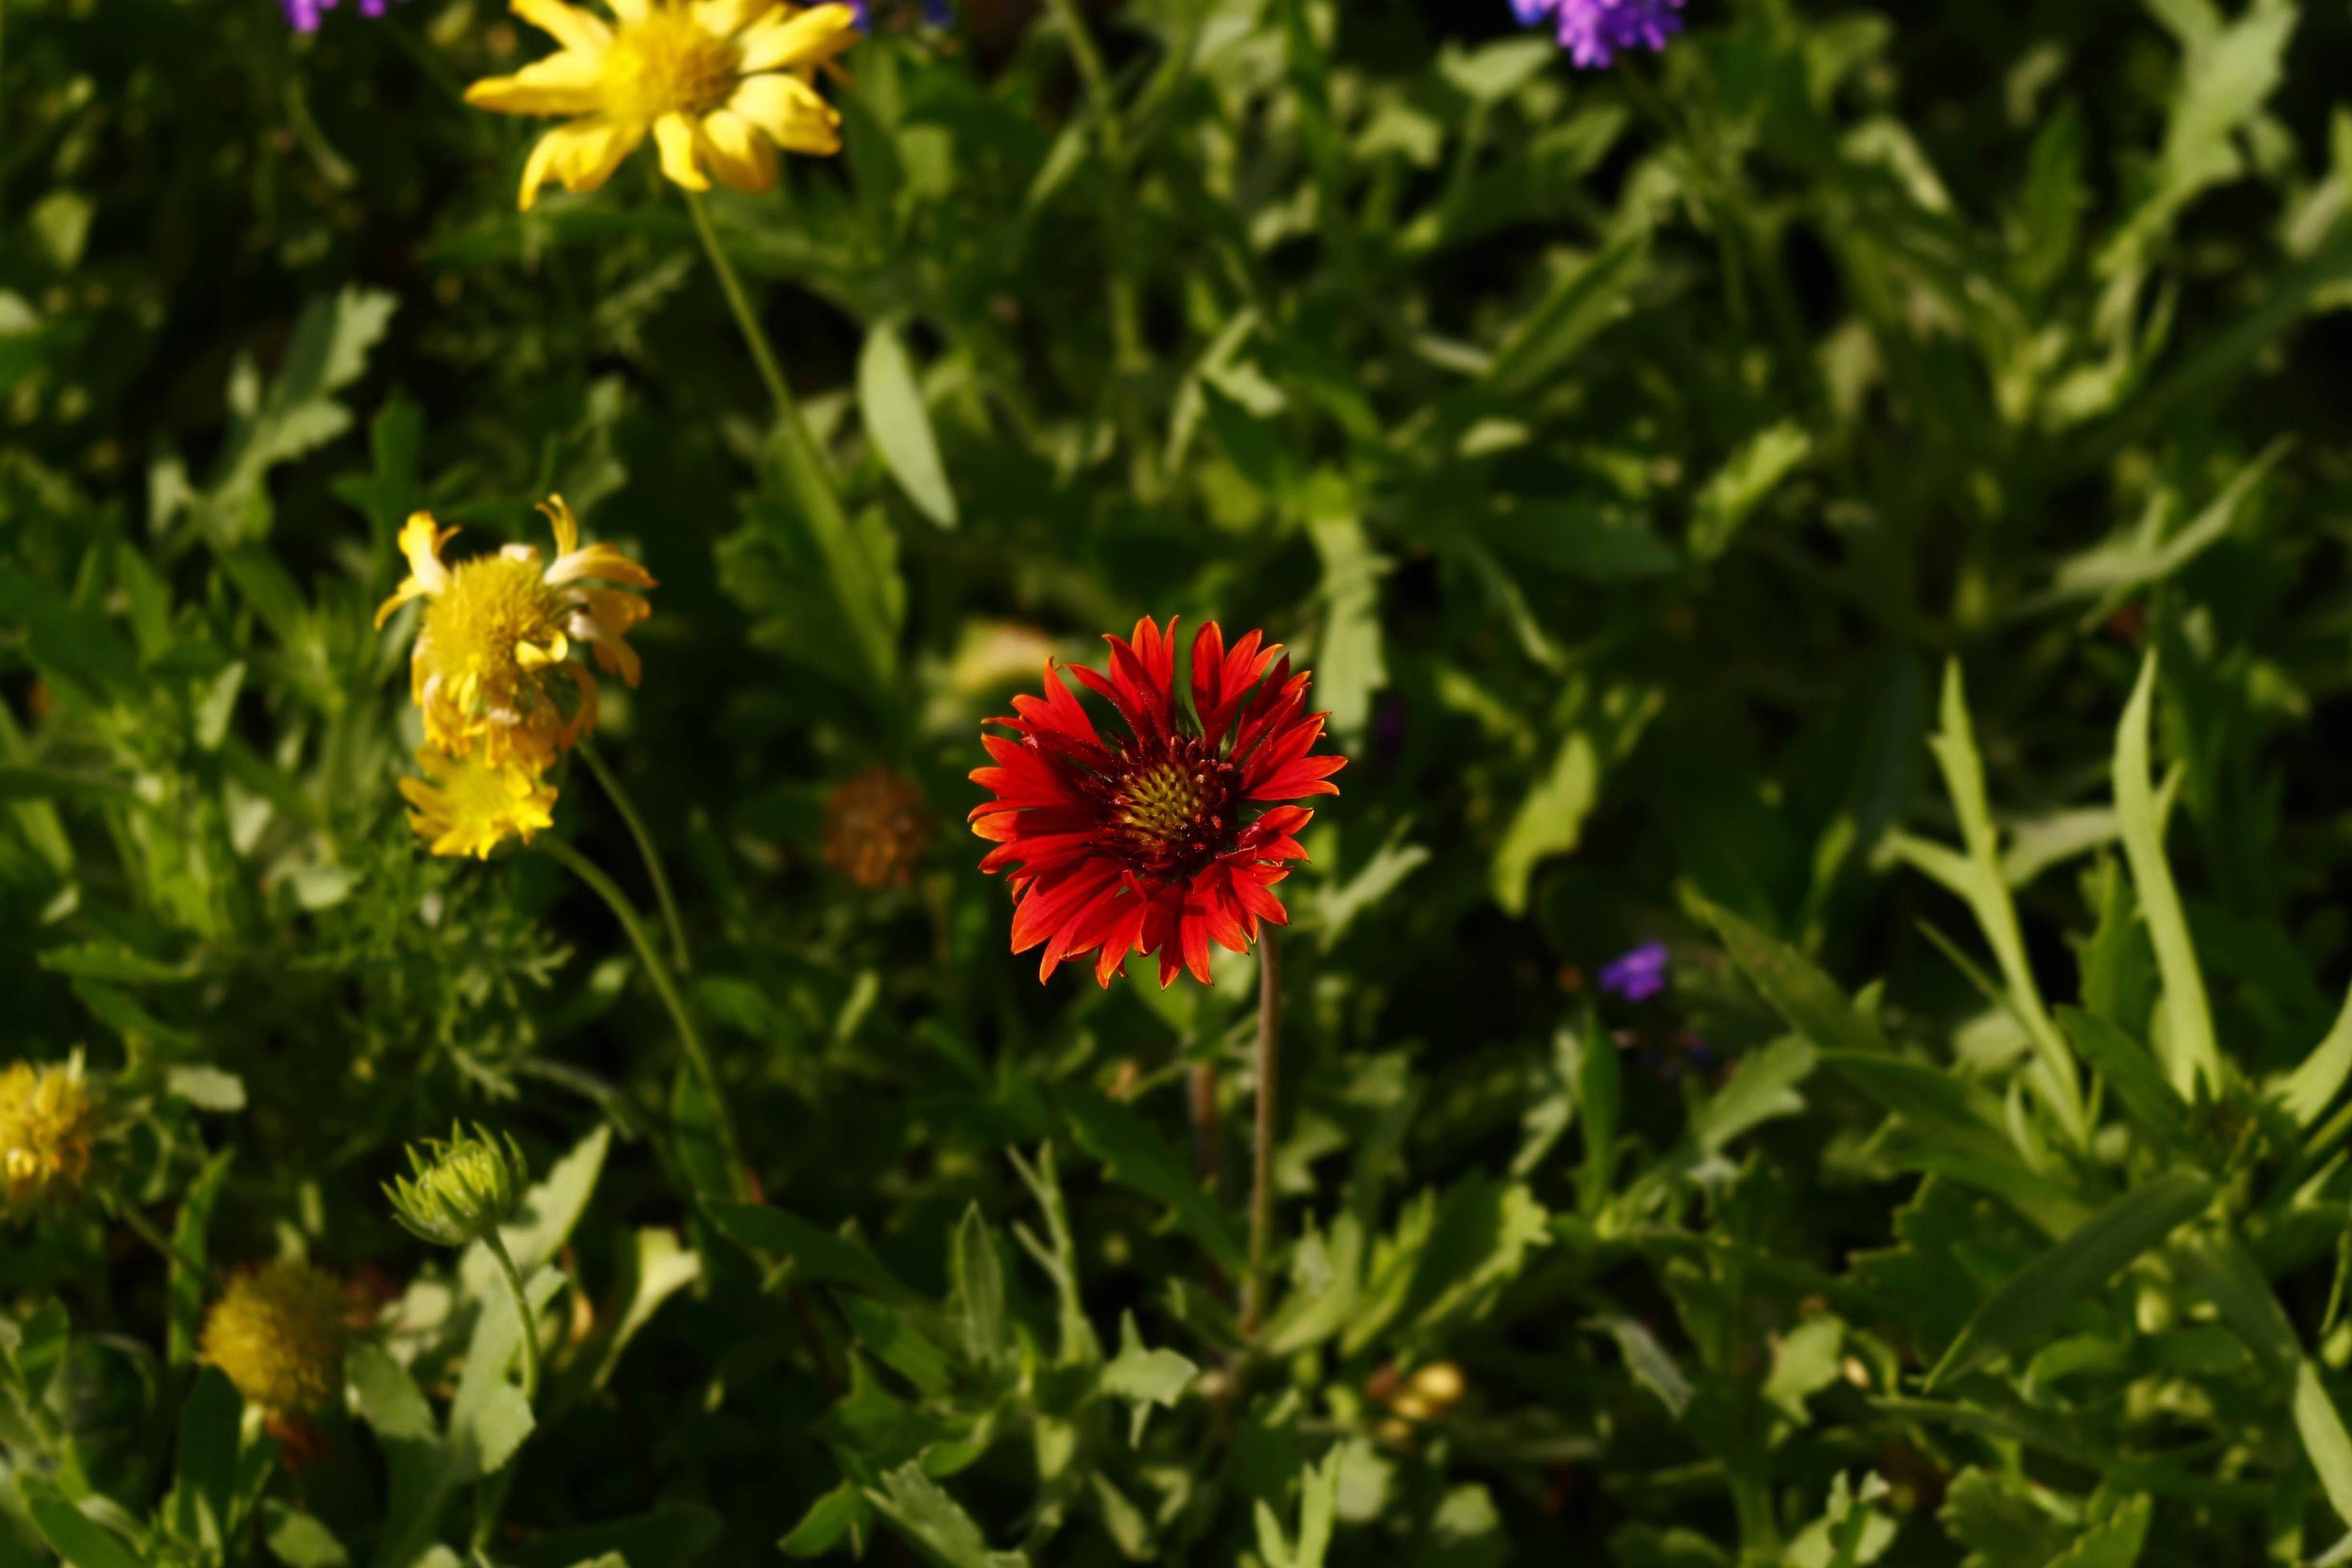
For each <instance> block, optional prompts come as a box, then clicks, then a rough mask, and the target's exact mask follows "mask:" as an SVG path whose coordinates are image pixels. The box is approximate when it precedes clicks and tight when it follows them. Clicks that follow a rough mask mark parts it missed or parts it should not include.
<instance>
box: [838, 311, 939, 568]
mask: <svg viewBox="0 0 2352 1568" xmlns="http://www.w3.org/2000/svg"><path fill="white" fill-rule="evenodd" d="M857 408H858V414H859V416H861V417H862V418H863V419H864V420H865V421H866V436H867V437H868V438H869V439H870V440H872V441H873V443H874V445H875V447H876V448H877V450H879V451H880V452H881V454H882V460H883V461H884V462H885V463H887V464H888V465H889V467H890V473H891V476H892V477H893V478H894V479H897V480H898V486H899V488H900V489H903V490H905V491H906V492H907V499H908V500H911V501H913V502H914V503H915V506H916V508H917V510H919V511H921V512H922V514H923V515H924V516H925V517H928V518H929V519H930V520H931V521H933V522H935V523H937V524H939V525H940V527H941V528H953V527H955V526H956V500H955V490H954V489H953V488H952V487H951V486H950V484H949V483H948V476H947V468H946V466H945V465H944V464H942V463H941V462H940V444H939V438H938V437H936V436H935V435H933V434H932V431H931V416H930V413H929V410H928V409H927V408H926V407H925V406H924V405H923V389H922V385H921V384H920V383H919V381H918V380H917V378H916V375H915V366H914V362H913V361H912V360H911V359H910V358H908V353H907V345H906V343H905V342H904V341H903V340H901V339H900V337H899V336H898V328H897V326H896V325H894V324H893V323H891V322H888V321H877V322H875V323H874V324H873V325H871V326H869V327H867V328H866V346H865V348H864V349H863V350H861V351H860V352H859V353H858V356H857Z"/></svg>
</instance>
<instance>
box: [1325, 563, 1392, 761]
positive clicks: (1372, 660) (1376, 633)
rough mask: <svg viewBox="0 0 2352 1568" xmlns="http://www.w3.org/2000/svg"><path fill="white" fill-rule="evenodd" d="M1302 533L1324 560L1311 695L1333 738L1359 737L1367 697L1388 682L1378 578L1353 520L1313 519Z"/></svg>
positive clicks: (1379, 566)
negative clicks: (1325, 710)
mask: <svg viewBox="0 0 2352 1568" xmlns="http://www.w3.org/2000/svg"><path fill="white" fill-rule="evenodd" d="M1307 535H1308V537H1309V538H1311V539H1313V540H1314V541H1315V549H1316V552H1318V554H1320V555H1321V556H1322V558H1323V601H1324V621H1323V633H1322V636H1320V637H1318V638H1317V639H1316V642H1315V690H1316V693H1317V696H1318V700H1319V701H1320V703H1321V704H1322V705H1324V706H1326V707H1328V709H1329V710H1330V714H1331V731H1332V733H1334V734H1336V735H1339V736H1343V737H1347V738H1349V739H1353V738H1354V737H1356V736H1359V735H1360V734H1362V732H1363V729H1364V725H1365V724H1366V723H1367V722H1368V721H1370V718H1371V714H1372V695H1373V693H1375V692H1377V691H1379V690H1381V689H1382V688H1383V687H1385V686H1387V685H1388V683H1389V668H1388V662H1387V660H1386V658H1385V657H1384V656H1383V655H1382V652H1381V593H1380V584H1381V574H1384V573H1385V572H1386V571H1387V570H1388V563H1387V562H1386V561H1385V560H1383V559H1382V558H1381V556H1380V555H1378V554H1376V553H1375V552H1373V550H1372V546H1371V541H1370V539H1369V538H1368V537H1367V536H1366V534H1365V532H1364V525H1363V523H1362V522H1361V521H1359V520H1358V519H1357V518H1355V517H1353V516H1343V517H1313V518H1309V519H1308V520H1307Z"/></svg>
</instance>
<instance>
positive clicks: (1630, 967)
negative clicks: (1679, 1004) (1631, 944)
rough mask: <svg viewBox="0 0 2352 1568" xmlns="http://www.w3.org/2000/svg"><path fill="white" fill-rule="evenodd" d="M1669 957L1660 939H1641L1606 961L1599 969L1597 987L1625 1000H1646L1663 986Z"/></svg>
mask: <svg viewBox="0 0 2352 1568" xmlns="http://www.w3.org/2000/svg"><path fill="white" fill-rule="evenodd" d="M1672 960H1673V954H1671V953H1670V952H1667V951H1666V944H1665V943H1664V942H1643V944H1642V945H1641V946H1639V947H1637V948H1635V949H1634V950H1633V952H1628V953H1623V954H1621V955H1620V956H1618V957H1617V958H1614V959H1612V960H1611V961H1610V963H1609V967H1608V968H1606V969H1603V970H1602V971H1601V989H1602V990H1603V991H1608V992H1612V993H1614V994H1617V995H1619V996H1622V997H1623V998H1625V1000H1626V1001H1628V1002H1646V1001H1648V1000H1649V999H1650V998H1651V997H1653V996H1655V995H1656V994H1658V993H1659V992H1661V991H1664V989H1665V988H1666V969H1667V967H1668V965H1669V964H1670V963H1671V962H1672Z"/></svg>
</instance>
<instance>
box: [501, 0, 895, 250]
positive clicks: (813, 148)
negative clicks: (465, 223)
mask: <svg viewBox="0 0 2352 1568" xmlns="http://www.w3.org/2000/svg"><path fill="white" fill-rule="evenodd" d="M605 4H606V5H607V6H608V7H609V8H610V9H611V11H612V13H613V17H614V20H613V21H612V22H609V23H608V22H606V21H605V20H604V18H603V17H601V16H595V15H593V14H592V13H590V12H588V11H585V10H583V9H581V8H580V7H578V6H576V5H565V4H564V3H563V0H513V9H514V14H515V15H516V16H520V17H521V18H522V19H523V20H524V21H526V22H529V23H530V25H531V26H535V27H537V28H539V29H540V30H541V31H542V32H545V33H547V34H548V35H550V36H551V37H553V38H554V39H555V41H556V42H557V43H558V44H560V45H562V48H561V49H559V50H558V51H557V52H556V53H554V54H552V55H551V56H549V57H548V58H545V59H543V60H538V61H535V62H533V63H532V64H530V65H528V66H525V67H524V68H522V69H520V70H519V71H517V72H515V73H514V75H512V76H501V77H492V78H490V79H488V80H487V81H478V82H476V83H475V84H474V85H473V86H472V87H470V88H468V89H467V90H466V101H467V102H468V103H470V104H472V105H474V106H475V107H476V108H478V109H488V110H497V111H499V113H502V114H541V115H560V116H562V117H564V118H565V119H566V120H567V121H568V123H565V124H562V125H559V126H557V127H556V128H555V129H554V130H552V131H550V132H548V133H547V134H546V135H544V136H542V137H541V138H540V140H539V144H538V145H537V146H536V147H533V148H532V149H531V153H530V160H529V162H527V163H525V164H524V165H523V171H522V195H521V199H520V205H521V206H522V207H523V208H524V210H526V211H528V210H529V209H530V205H531V203H532V202H533V201H535V200H537V199H538V196H539V189H540V187H541V185H544V184H547V182H548V181H549V180H551V179H554V180H560V181H562V184H563V188H564V189H565V190H567V191H593V190H594V189H596V187H598V186H599V185H602V184H604V182H605V181H606V180H607V179H609V178H611V177H612V174H613V171H614V169H616V168H618V167H619V166H620V163H621V160H622V159H624V158H625V157H627V156H628V155H629V153H631V152H632V151H633V150H635V147H636V145H637V143H639V142H643V141H644V140H645V139H646V136H647V135H648V134H650V135H651V136H652V137H653V139H654V145H655V146H656V148H657V149H658V150H659V152H660V153H661V167H662V173H663V174H667V175H668V176H669V177H670V178H671V179H672V180H674V181H676V182H677V184H681V185H684V186H685V187H686V188H687V189H688V190H690V191H707V190H709V188H710V177H709V175H706V174H704V173H703V168H704V166H705V165H708V166H709V171H710V175H716V176H717V177H718V179H719V183H720V184H726V185H730V186H732V187H733V188H734V189H736V190H739V191H764V190H766V189H768V188H769V187H770V186H772V185H773V184H775V183H776V149H777V148H782V149H783V150H784V151H785V152H787V153H837V152H839V151H840V150H841V132H840V129H839V127H840V124H841V117H840V116H839V115H838V114H836V113H835V112H834V110H833V107H832V106H831V105H830V104H828V103H826V102H825V101H824V99H822V98H820V97H819V96H817V91H816V87H815V78H816V73H817V71H818V69H819V68H822V67H823V66H824V65H826V64H828V63H829V62H831V61H832V60H833V59H834V58H835V57H837V56H838V55H840V54H841V53H842V51H843V50H845V49H846V48H848V47H849V46H850V45H851V43H853V42H854V41H856V37H857V32H856V26H857V22H856V13H855V12H854V11H852V10H851V8H850V7H849V6H847V5H795V4H792V3H791V0H605Z"/></svg>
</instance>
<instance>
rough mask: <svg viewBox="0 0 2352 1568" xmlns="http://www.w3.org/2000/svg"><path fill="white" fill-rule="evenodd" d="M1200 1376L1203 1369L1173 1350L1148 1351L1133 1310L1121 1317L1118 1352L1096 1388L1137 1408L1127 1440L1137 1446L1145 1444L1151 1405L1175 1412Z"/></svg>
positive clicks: (1098, 1374) (1100, 1375) (1108, 1364)
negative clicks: (1146, 1419) (1146, 1424)
mask: <svg viewBox="0 0 2352 1568" xmlns="http://www.w3.org/2000/svg"><path fill="white" fill-rule="evenodd" d="M1200 1375H1201V1369H1200V1367H1198V1366H1197V1365H1195V1364H1194V1363H1192V1362H1191V1361H1190V1360H1188V1359H1186V1358H1185V1357H1183V1356H1181V1355H1178V1354H1177V1353H1176V1352H1174V1351H1168V1350H1160V1351H1155V1350H1146V1349H1145V1348H1144V1345H1143V1335H1142V1333H1141V1331H1139V1330H1138V1329H1137V1328H1136V1326H1135V1314H1134V1313H1133V1312H1131V1311H1130V1312H1125V1313H1122V1314H1120V1316H1119V1320H1118V1354H1117V1355H1115V1356H1113V1357H1111V1358H1110V1360H1108V1361H1107V1362H1105V1363H1103V1366H1102V1370H1101V1371H1100V1372H1099V1373H1097V1374H1096V1376H1095V1387H1096V1388H1097V1390H1098V1391H1099V1392H1101V1393H1103V1394H1108V1395H1109V1396H1110V1397H1111V1398H1113V1399H1124V1400H1126V1401H1127V1402H1128V1403H1129V1404H1130V1405H1134V1406H1135V1415H1134V1426H1133V1429H1132V1431H1131V1432H1130V1434H1129V1438H1128V1441H1129V1444H1130V1445H1137V1444H1140V1443H1141V1442H1142V1441H1143V1423H1144V1419H1145V1417H1146V1416H1148V1415H1150V1411H1151V1406H1153V1405H1165V1406H1167V1407H1168V1408H1169V1409H1171V1410H1173V1409H1175V1408H1176V1405H1177V1403H1178V1402H1179V1401H1180V1400H1181V1399H1182V1398H1183V1397H1184V1391H1185V1390H1186V1389H1188V1388H1190V1387H1192V1380H1193V1379H1194V1378H1196V1377H1198V1376H1200Z"/></svg>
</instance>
